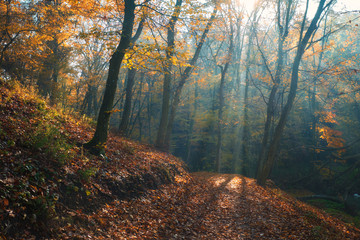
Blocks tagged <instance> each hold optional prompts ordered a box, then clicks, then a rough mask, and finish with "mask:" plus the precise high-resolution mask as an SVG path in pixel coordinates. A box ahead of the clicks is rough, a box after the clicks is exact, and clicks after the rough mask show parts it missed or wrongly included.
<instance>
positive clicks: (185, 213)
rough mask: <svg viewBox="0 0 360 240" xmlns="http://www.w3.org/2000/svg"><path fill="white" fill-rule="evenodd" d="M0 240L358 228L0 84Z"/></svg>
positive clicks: (337, 232) (262, 235) (271, 234)
mask: <svg viewBox="0 0 360 240" xmlns="http://www.w3.org/2000/svg"><path fill="white" fill-rule="evenodd" d="M0 119H1V122H0V159H1V165H0V239H2V238H3V239H35V238H36V237H37V238H40V239H41V238H51V239H360V230H358V229H356V228H354V227H352V226H349V225H346V224H345V223H343V222H341V221H339V220H337V219H335V218H333V217H330V216H328V215H326V214H325V213H324V212H321V211H319V210H317V209H316V208H313V207H310V206H308V205H306V204H303V203H301V202H299V201H297V200H295V199H294V198H292V197H290V196H288V195H287V194H285V193H284V192H282V191H280V190H279V189H277V188H274V187H270V186H268V187H266V188H262V187H260V186H257V185H256V183H255V181H254V180H253V179H249V178H245V177H242V176H240V175H226V174H211V173H194V174H189V173H188V172H187V171H186V169H185V166H184V164H183V163H182V161H181V160H179V159H177V158H175V157H173V156H171V155H170V154H167V153H163V152H159V151H157V150H155V149H153V148H152V147H150V146H146V145H142V144H139V143H136V142H134V141H130V140H128V139H124V138H121V137H118V136H114V135H112V136H111V137H110V139H109V142H108V144H107V149H106V155H107V156H106V157H95V156H93V155H90V154H88V153H87V152H86V151H85V150H83V149H82V147H81V144H82V143H84V142H86V141H87V140H89V138H90V136H91V134H92V132H93V129H92V128H91V126H90V124H89V123H88V122H89V121H88V120H86V119H84V118H76V117H73V116H71V115H67V114H64V113H61V111H59V110H56V109H53V108H50V107H48V106H47V105H46V104H45V102H44V101H43V100H41V99H39V98H38V97H37V96H36V94H34V93H33V92H32V91H29V90H25V89H23V88H22V87H21V86H20V85H18V84H14V83H13V84H9V83H5V82H1V81H0Z"/></svg>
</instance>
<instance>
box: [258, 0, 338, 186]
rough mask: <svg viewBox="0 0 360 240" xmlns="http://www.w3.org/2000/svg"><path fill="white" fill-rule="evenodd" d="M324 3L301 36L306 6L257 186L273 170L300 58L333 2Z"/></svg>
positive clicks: (293, 94)
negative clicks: (287, 86)
mask: <svg viewBox="0 0 360 240" xmlns="http://www.w3.org/2000/svg"><path fill="white" fill-rule="evenodd" d="M325 2H326V0H320V2H319V5H318V8H317V11H316V14H315V16H314V18H313V19H312V21H311V23H310V26H309V28H308V29H307V31H306V33H305V35H304V36H303V30H304V27H305V22H306V13H307V8H308V5H307V8H306V12H305V16H304V19H303V23H302V27H301V32H300V39H299V44H298V48H297V51H296V56H295V59H294V62H293V65H292V69H291V70H292V71H291V83H290V92H289V95H288V99H287V102H286V104H285V106H284V108H283V110H282V111H281V115H280V120H279V122H278V124H277V126H276V128H275V133H274V137H273V139H272V141H271V142H270V145H269V151H268V153H267V156H266V161H265V162H264V164H263V166H260V167H261V168H260V169H259V170H258V176H257V183H258V184H259V185H264V184H265V181H266V179H267V178H268V177H269V175H270V173H271V170H272V168H273V165H274V161H275V156H276V153H277V150H278V148H279V143H280V139H281V136H282V133H283V131H284V128H285V124H286V121H287V118H288V116H289V113H290V111H291V108H292V106H293V103H294V100H295V97H296V90H297V84H298V79H299V66H300V62H301V58H302V56H303V54H304V52H305V48H306V46H307V44H308V42H309V39H310V37H311V35H312V34H313V33H314V31H315V30H316V28H317V24H318V21H319V19H320V17H321V14H322V12H323V11H324V10H325V9H326V8H328V7H329V6H330V4H331V3H332V2H333V0H330V2H329V3H328V4H327V5H326V7H324V5H325Z"/></svg>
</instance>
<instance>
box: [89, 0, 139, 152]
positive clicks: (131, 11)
mask: <svg viewBox="0 0 360 240" xmlns="http://www.w3.org/2000/svg"><path fill="white" fill-rule="evenodd" d="M135 6H136V5H135V0H125V10H124V11H125V16H124V22H123V29H122V32H121V40H120V43H119V45H118V46H117V48H116V50H115V52H114V53H113V55H112V56H111V59H110V65H109V72H108V77H107V80H106V86H105V93H104V98H103V101H102V104H101V107H100V112H99V116H98V120H97V125H96V130H95V134H94V136H93V138H92V139H91V140H90V141H89V142H88V143H86V144H85V145H84V146H85V147H86V148H89V149H91V150H92V151H93V152H94V153H95V154H100V153H103V152H104V147H105V144H106V141H107V137H108V129H109V121H110V116H111V111H112V108H113V103H114V97H115V93H116V87H117V82H118V75H119V71H120V65H121V62H122V60H123V58H124V55H125V52H126V50H127V49H128V48H129V45H130V41H131V35H132V31H133V26H134V19H135Z"/></svg>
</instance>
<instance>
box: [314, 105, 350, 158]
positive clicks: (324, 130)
mask: <svg viewBox="0 0 360 240" xmlns="http://www.w3.org/2000/svg"><path fill="white" fill-rule="evenodd" d="M320 114H321V115H320V122H321V123H322V124H321V125H320V126H318V127H317V131H318V132H319V134H320V138H321V139H323V140H325V141H326V143H327V146H328V147H330V148H342V147H344V144H345V140H344V139H343V138H342V137H341V135H342V132H341V131H338V130H336V129H334V126H335V125H337V124H338V122H337V120H336V114H335V112H332V111H323V112H321V113H320ZM317 152H320V150H317ZM343 152H345V150H344V149H341V150H339V151H338V153H339V154H340V153H343Z"/></svg>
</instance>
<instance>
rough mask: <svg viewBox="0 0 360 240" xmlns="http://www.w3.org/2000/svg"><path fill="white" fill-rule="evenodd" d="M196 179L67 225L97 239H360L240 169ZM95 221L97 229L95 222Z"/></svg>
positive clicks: (70, 235)
mask: <svg viewBox="0 0 360 240" xmlns="http://www.w3.org/2000/svg"><path fill="white" fill-rule="evenodd" d="M192 177H193V181H190V182H182V181H179V183H177V184H171V185H166V186H165V187H163V188H161V189H157V190H150V191H148V192H147V193H146V194H145V195H143V196H141V197H139V198H137V199H133V200H126V201H125V200H124V201H114V202H113V203H112V204H109V205H106V206H105V207H104V208H102V209H101V210H100V211H98V212H96V213H94V214H93V215H90V216H83V217H84V218H87V221H88V222H87V224H86V226H85V224H84V227H83V228H82V227H79V224H78V225H77V226H76V227H75V226H71V227H68V228H67V229H64V236H63V237H65V236H67V237H68V238H74V237H76V236H77V237H78V238H89V237H94V238H96V239H249V240H250V239H360V238H359V237H360V231H359V230H356V229H353V228H351V227H348V226H346V225H344V224H343V223H342V222H340V221H338V220H336V219H334V218H331V217H329V216H327V215H324V214H323V213H321V212H319V211H317V210H315V209H313V208H311V207H308V206H306V205H304V204H301V203H300V202H297V201H294V199H293V198H291V197H290V196H287V195H286V194H284V193H283V192H281V191H280V190H278V189H276V188H267V189H264V188H262V187H259V186H257V185H256V184H255V182H254V180H253V179H249V178H244V177H241V176H238V175H226V174H211V173H195V174H192ZM91 224H93V225H94V226H95V225H96V226H98V227H97V228H96V229H94V228H91V227H90V228H89V225H91Z"/></svg>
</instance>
